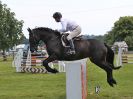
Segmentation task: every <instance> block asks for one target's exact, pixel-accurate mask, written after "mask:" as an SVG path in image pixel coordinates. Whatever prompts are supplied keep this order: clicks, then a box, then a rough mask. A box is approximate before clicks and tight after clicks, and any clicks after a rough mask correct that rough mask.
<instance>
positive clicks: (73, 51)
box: [68, 39, 75, 54]
mask: <svg viewBox="0 0 133 99" xmlns="http://www.w3.org/2000/svg"><path fill="white" fill-rule="evenodd" d="M69 44H70V50H69V52H68V54H75V47H74V43H73V40H72V39H71V40H69Z"/></svg>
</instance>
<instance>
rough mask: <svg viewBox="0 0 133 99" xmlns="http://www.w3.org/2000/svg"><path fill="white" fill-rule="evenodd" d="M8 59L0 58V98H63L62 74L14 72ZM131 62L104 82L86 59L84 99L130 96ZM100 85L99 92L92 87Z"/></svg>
mask: <svg viewBox="0 0 133 99" xmlns="http://www.w3.org/2000/svg"><path fill="white" fill-rule="evenodd" d="M11 62H12V60H8V61H6V62H3V61H0V99H66V89H65V86H66V85H65V82H66V81H65V73H58V74H31V73H16V72H15V68H13V67H11ZM132 65H133V64H126V65H124V67H122V68H121V69H120V70H116V71H114V72H113V73H114V78H115V79H116V81H117V83H118V84H117V85H116V86H115V87H114V88H112V87H110V86H109V85H108V84H107V82H106V74H105V72H104V71H103V70H101V69H100V68H99V67H97V66H94V64H92V63H90V62H89V61H88V67H87V69H88V77H87V78H88V98H87V99H133V66H132ZM97 85H99V86H100V92H99V94H96V93H95V87H96V86H97Z"/></svg>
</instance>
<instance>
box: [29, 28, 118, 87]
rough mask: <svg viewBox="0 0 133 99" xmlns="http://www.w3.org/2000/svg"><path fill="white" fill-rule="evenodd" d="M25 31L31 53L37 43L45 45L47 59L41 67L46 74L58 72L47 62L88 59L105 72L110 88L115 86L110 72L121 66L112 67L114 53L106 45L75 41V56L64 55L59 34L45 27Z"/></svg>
mask: <svg viewBox="0 0 133 99" xmlns="http://www.w3.org/2000/svg"><path fill="white" fill-rule="evenodd" d="M27 30H28V32H29V43H30V50H31V52H33V51H35V50H37V46H38V43H39V41H43V42H44V43H45V44H46V50H47V52H48V55H49V57H48V58H47V59H45V60H44V61H43V66H44V67H45V68H46V70H47V71H48V72H51V73H57V72H58V71H57V70H56V69H52V68H51V67H49V65H48V63H49V62H52V61H54V60H59V61H74V60H79V59H84V58H89V59H90V61H91V62H92V63H94V64H96V65H97V66H99V67H100V68H101V69H103V70H104V71H106V74H107V82H108V84H109V85H110V86H112V87H113V86H114V84H117V82H116V80H115V79H114V78H113V73H112V71H113V70H116V69H119V68H120V67H121V66H119V67H115V66H114V64H113V61H114V52H113V50H112V49H111V48H110V47H109V46H108V45H107V44H105V43H103V42H100V41H98V40H96V39H83V38H80V39H77V40H76V39H75V40H73V42H74V45H75V52H76V54H73V55H71V54H66V48H65V47H64V46H63V44H62V40H61V39H62V34H61V33H60V32H58V31H56V30H53V29H50V28H47V27H37V28H34V29H30V28H28V29H27Z"/></svg>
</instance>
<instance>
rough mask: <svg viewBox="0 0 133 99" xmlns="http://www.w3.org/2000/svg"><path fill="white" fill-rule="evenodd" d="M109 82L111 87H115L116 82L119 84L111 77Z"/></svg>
mask: <svg viewBox="0 0 133 99" xmlns="http://www.w3.org/2000/svg"><path fill="white" fill-rule="evenodd" d="M108 83H109V85H110V86H111V87H114V84H117V82H116V81H115V80H114V79H109V80H108Z"/></svg>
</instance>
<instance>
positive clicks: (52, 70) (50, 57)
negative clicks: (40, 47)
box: [43, 55, 58, 73]
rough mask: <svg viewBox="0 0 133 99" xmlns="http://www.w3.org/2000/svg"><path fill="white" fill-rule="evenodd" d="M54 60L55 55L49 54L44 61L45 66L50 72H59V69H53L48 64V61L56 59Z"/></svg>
mask: <svg viewBox="0 0 133 99" xmlns="http://www.w3.org/2000/svg"><path fill="white" fill-rule="evenodd" d="M54 60H55V55H51V56H49V57H48V58H47V59H45V60H44V61H43V66H44V67H45V68H46V70H47V71H48V72H51V73H57V72H58V70H56V69H52V68H51V67H49V65H48V63H50V62H52V61H54Z"/></svg>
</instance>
